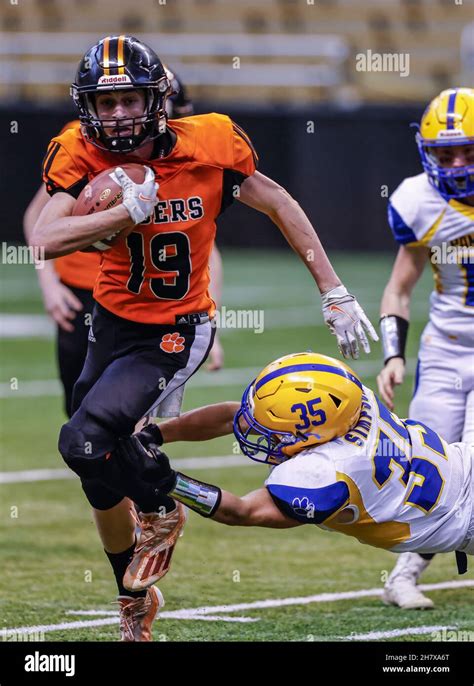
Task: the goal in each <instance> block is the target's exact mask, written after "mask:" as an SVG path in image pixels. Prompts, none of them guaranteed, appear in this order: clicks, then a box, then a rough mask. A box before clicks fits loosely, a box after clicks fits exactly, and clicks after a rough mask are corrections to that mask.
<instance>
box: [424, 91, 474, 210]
mask: <svg viewBox="0 0 474 686" xmlns="http://www.w3.org/2000/svg"><path fill="white" fill-rule="evenodd" d="M416 142H417V144H418V150H419V152H420V156H421V163H422V165H423V169H424V170H425V172H426V173H427V175H428V177H429V179H430V182H431V183H432V185H433V186H434V187H435V188H436V189H437V190H438V191H439V192H440V194H441V195H442V196H443V198H445V199H446V200H450V199H451V198H465V197H467V196H469V195H474V156H472V157H470V158H469V162H468V164H465V165H463V166H449V164H444V165H443V164H441V163H440V160H439V154H440V152H441V150H440V148H442V149H445V148H452V147H453V146H474V89H473V88H450V89H448V90H445V91H443V92H442V93H440V94H439V95H438V96H437V97H436V98H435V99H434V100H433V101H432V102H430V104H429V105H428V107H427V108H426V110H425V113H424V114H423V117H422V119H421V123H420V127H419V131H418V133H417V135H416ZM472 154H473V155H474V147H473V148H472Z"/></svg>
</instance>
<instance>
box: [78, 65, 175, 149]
mask: <svg viewBox="0 0 474 686" xmlns="http://www.w3.org/2000/svg"><path fill="white" fill-rule="evenodd" d="M119 90H124V91H129V90H140V91H143V92H144V94H145V110H144V113H143V114H142V115H140V116H138V117H124V118H123V119H116V118H114V117H110V118H103V117H102V118H101V117H99V116H98V114H97V109H96V96H97V95H99V94H101V93H108V92H117V91H119ZM168 91H169V82H168V81H167V79H166V78H164V79H162V80H161V83H159V85H158V86H157V87H148V88H133V87H131V86H130V85H129V84H127V86H126V87H124V88H121V89H119V88H113V89H109V90H105V89H94V90H92V89H91V90H89V91H86V92H82V93H78V92H77V87H76V86H75V85H74V84H73V85H72V87H71V94H72V97H73V99H74V102H75V103H76V106H77V107H78V109H79V120H80V122H81V124H82V127H83V131H84V134H85V136H86V138H87V140H88V141H89V142H90V143H92V144H93V145H95V146H96V147H98V148H101V149H105V150H107V151H108V152H118V153H130V152H133V151H134V150H136V149H137V148H139V147H140V146H142V145H144V144H145V143H148V142H149V141H151V140H154V139H155V138H157V137H158V136H161V134H163V133H164V132H165V131H166V122H167V113H166V100H167V97H168ZM138 127H139V133H135V131H136V130H137V128H138ZM129 128H131V129H132V132H133V133H127V134H126V135H124V133H123V132H124V131H126V130H127V129H129ZM106 129H114V130H115V131H116V132H117V135H111V133H110V131H109V132H107V133H106V131H105V130H106Z"/></svg>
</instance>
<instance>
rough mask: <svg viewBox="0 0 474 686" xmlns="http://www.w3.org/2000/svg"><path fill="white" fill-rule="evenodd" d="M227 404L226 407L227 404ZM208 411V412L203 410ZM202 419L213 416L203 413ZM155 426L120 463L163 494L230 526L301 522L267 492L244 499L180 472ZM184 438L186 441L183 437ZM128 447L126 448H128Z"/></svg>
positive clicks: (132, 441)
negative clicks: (158, 439)
mask: <svg viewBox="0 0 474 686" xmlns="http://www.w3.org/2000/svg"><path fill="white" fill-rule="evenodd" d="M223 404H225V403H223ZM201 409H202V410H208V409H209V407H208V408H201ZM200 417H201V419H203V418H204V417H207V419H208V420H209V419H210V417H211V415H210V413H209V412H208V413H201V415H200ZM156 437H157V434H156V432H155V431H154V430H153V426H151V427H145V429H143V430H142V431H140V432H139V433H138V434H135V436H133V437H132V438H131V439H128V441H127V442H126V443H125V444H123V447H122V449H121V451H120V459H121V460H122V461H123V463H124V464H126V465H129V466H132V465H133V467H134V468H135V469H137V468H138V471H139V472H140V473H141V477H142V478H143V479H144V480H145V481H148V482H150V483H153V485H154V486H155V487H156V488H157V489H158V490H159V491H160V492H162V493H168V494H169V495H170V496H171V497H172V498H174V499H175V500H177V501H178V502H181V503H183V504H184V505H186V506H187V507H189V508H190V509H191V510H194V511H195V512H197V513H198V514H200V515H202V516H203V517H207V518H211V519H214V520H215V521H217V522H220V523H221V524H227V525H229V526H262V527H267V528H272V529H289V528H292V527H295V526H300V524H301V522H298V521H296V520H295V519H292V518H291V517H288V516H287V515H286V514H284V513H283V512H281V511H280V510H279V509H278V507H277V506H276V505H275V503H274V502H273V499H272V497H271V496H270V494H269V493H268V491H267V489H266V488H259V489H257V490H256V491H252V492H251V493H248V494H247V495H245V496H243V497H240V496H237V495H234V494H233V493H230V492H229V491H223V490H221V489H220V488H219V486H215V485H213V484H207V483H205V482H202V481H197V480H195V479H193V478H191V477H189V476H187V475H186V474H182V473H181V472H176V471H175V470H174V469H173V468H172V466H171V465H170V462H169V459H168V456H167V455H166V454H165V453H164V452H163V451H162V450H160V448H159V447H158V445H157V444H156V442H155V441H156ZM180 438H182V437H181V436H180ZM125 446H126V447H125Z"/></svg>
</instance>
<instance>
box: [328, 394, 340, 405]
mask: <svg viewBox="0 0 474 686" xmlns="http://www.w3.org/2000/svg"><path fill="white" fill-rule="evenodd" d="M328 395H329V397H330V398H331V400H332V401H333V403H334V405H335V406H336V407H337V408H338V407H339V406H340V404H341V403H342V400H341V399H340V398H338V397H337V396H335V395H333V394H332V393H329V394H328Z"/></svg>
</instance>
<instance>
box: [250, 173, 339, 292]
mask: <svg viewBox="0 0 474 686" xmlns="http://www.w3.org/2000/svg"><path fill="white" fill-rule="evenodd" d="M239 200H240V201H241V202H243V203H244V204H245V205H248V206H249V207H253V209H255V210H258V211H259V212H263V213H264V214H266V215H267V216H268V217H269V218H270V219H271V220H272V221H273V222H274V223H275V224H276V225H277V226H278V228H279V229H280V231H281V232H282V233H283V235H284V236H285V238H286V240H287V241H288V243H289V244H290V245H291V247H292V248H293V250H295V252H296V253H298V255H299V256H300V257H301V259H302V260H303V261H304V263H305V264H306V266H307V268H308V269H309V271H310V272H311V274H312V276H313V278H314V280H315V281H316V284H317V286H318V288H319V290H320V291H321V293H325V292H326V291H329V290H331V288H336V286H340V285H341V280H340V279H339V277H338V276H337V274H336V272H335V271H334V268H333V266H332V264H331V262H330V261H329V258H328V256H327V255H326V253H325V251H324V248H323V246H322V245H321V241H320V240H319V238H318V235H317V233H316V232H315V230H314V228H313V226H312V225H311V222H310V221H309V219H308V217H307V216H306V214H305V213H304V211H303V209H302V208H301V207H300V205H299V204H298V203H297V202H296V200H295V199H294V198H292V197H291V195H290V194H289V193H288V191H286V190H285V189H284V188H283V187H282V186H280V185H279V184H278V183H276V182H275V181H273V180H272V179H269V178H268V177H267V176H264V175H263V174H261V173H260V172H258V171H257V172H255V174H252V176H249V177H248V178H247V179H245V181H244V182H243V184H242V185H241V187H240V196H239Z"/></svg>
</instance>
